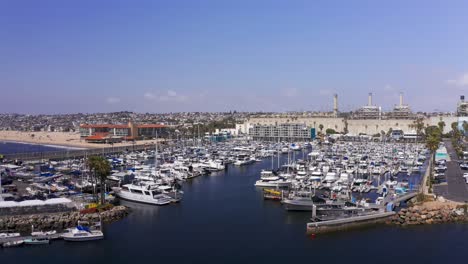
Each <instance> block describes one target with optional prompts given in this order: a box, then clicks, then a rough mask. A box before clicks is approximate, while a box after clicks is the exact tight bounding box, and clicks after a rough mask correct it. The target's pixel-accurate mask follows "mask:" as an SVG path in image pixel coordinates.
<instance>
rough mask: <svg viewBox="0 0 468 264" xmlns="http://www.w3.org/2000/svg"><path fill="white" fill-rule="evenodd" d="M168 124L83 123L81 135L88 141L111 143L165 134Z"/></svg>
mask: <svg viewBox="0 0 468 264" xmlns="http://www.w3.org/2000/svg"><path fill="white" fill-rule="evenodd" d="M165 128H166V126H164V125H160V124H141V125H136V124H133V123H132V122H129V123H128V124H126V125H121V124H120V125H115V124H98V125H90V124H81V125H80V136H81V137H82V138H84V139H85V140H86V141H88V142H93V143H110V142H120V141H123V140H139V139H152V138H155V137H156V136H157V135H162V134H164V130H165Z"/></svg>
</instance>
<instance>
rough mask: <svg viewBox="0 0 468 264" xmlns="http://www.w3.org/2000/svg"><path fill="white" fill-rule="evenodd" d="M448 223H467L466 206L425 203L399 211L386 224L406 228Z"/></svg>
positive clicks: (467, 213)
mask: <svg viewBox="0 0 468 264" xmlns="http://www.w3.org/2000/svg"><path fill="white" fill-rule="evenodd" d="M450 222H468V212H467V206H465V205H457V204H451V203H450V204H446V203H437V202H430V203H425V204H422V205H419V206H413V207H410V208H404V209H401V210H400V211H399V212H398V213H397V214H396V215H394V216H393V217H392V218H391V219H390V221H388V222H387V223H389V224H394V225H400V226H408V225H424V224H427V225H430V224H438V223H450Z"/></svg>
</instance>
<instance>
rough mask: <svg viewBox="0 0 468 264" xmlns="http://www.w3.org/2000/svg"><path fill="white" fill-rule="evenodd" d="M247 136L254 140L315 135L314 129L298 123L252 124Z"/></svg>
mask: <svg viewBox="0 0 468 264" xmlns="http://www.w3.org/2000/svg"><path fill="white" fill-rule="evenodd" d="M249 136H251V137H252V138H253V139H256V140H272V141H278V140H279V141H281V140H310V139H313V138H314V137H315V129H314V128H310V127H307V126H306V125H305V124H298V123H296V124H293V123H288V124H278V125H253V126H252V127H251V128H250V129H249Z"/></svg>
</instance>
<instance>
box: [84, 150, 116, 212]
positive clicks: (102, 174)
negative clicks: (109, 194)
mask: <svg viewBox="0 0 468 264" xmlns="http://www.w3.org/2000/svg"><path fill="white" fill-rule="evenodd" d="M88 166H89V168H90V170H91V171H93V172H94V177H95V179H96V180H99V183H100V185H101V204H104V202H105V196H104V194H105V188H104V186H105V183H106V180H107V176H109V175H110V172H111V166H110V164H109V162H108V161H107V160H106V159H105V158H103V157H100V156H91V157H89V158H88Z"/></svg>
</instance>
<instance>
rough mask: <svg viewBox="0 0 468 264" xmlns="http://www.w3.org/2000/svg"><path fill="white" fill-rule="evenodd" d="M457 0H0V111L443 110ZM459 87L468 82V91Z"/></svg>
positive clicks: (467, 54) (454, 60) (455, 84)
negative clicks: (401, 104)
mask: <svg viewBox="0 0 468 264" xmlns="http://www.w3.org/2000/svg"><path fill="white" fill-rule="evenodd" d="M467 10H468V2H467V1H428V0H426V1H416V0H414V1H359V0H353V1H344V0H343V1H333V0H331V1H330V0H329V1H274V0H268V1H252V0H250V1H243V0H236V1H222V0H213V1H193V0H190V1H189V0H187V1H177V0H173V1H156V0H153V1H143V0H141V1H130V0H128V1H116V0H112V1H111V0H109V1H98V0H94V1H85V0H81V1H61V0H59V1H48V0H42V1H33V0H31V1H22V0H11V1H10V0H3V1H0V36H1V38H0V60H1V63H0V87H1V99H2V100H1V102H0V112H19V113H73V112H107V111H120V110H129V111H137V112H179V111H229V110H238V111H260V110H262V111H292V110H330V109H331V106H332V94H333V93H338V96H339V104H340V109H342V110H350V109H353V108H357V107H359V106H361V105H363V104H365V103H366V102H367V94H368V93H369V92H373V93H374V102H375V103H376V104H379V105H382V107H383V108H384V109H389V108H391V107H392V106H393V105H394V104H396V103H397V102H398V93H399V92H400V91H402V92H403V93H404V94H405V102H407V103H409V104H410V105H411V106H412V108H413V109H414V110H421V111H434V110H444V111H454V110H455V106H456V102H457V100H458V97H459V95H461V94H464V93H465V92H466V90H467V88H468V60H467V58H468V48H467V47H468V34H467V32H468V31H467V29H468V15H467V12H466V11H467ZM467 95H468V93H467Z"/></svg>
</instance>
